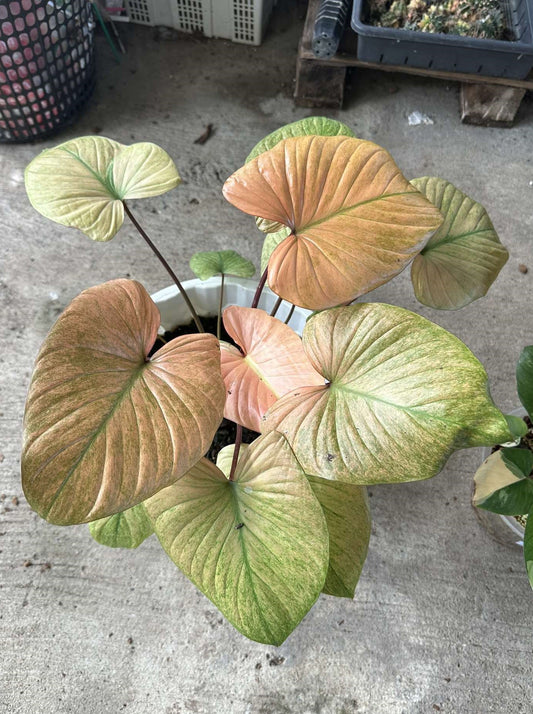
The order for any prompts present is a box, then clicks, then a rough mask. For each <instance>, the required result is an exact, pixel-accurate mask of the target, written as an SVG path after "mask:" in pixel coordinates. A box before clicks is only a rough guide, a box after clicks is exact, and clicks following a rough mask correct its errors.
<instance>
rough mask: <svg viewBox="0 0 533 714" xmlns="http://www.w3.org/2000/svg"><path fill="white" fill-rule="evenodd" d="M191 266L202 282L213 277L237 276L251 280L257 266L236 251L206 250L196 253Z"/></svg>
mask: <svg viewBox="0 0 533 714" xmlns="http://www.w3.org/2000/svg"><path fill="white" fill-rule="evenodd" d="M189 265H190V266H191V270H192V272H193V273H194V274H195V275H196V277H197V278H200V280H207V279H208V278H212V277H213V275H236V276H237V277H238V278H251V277H252V275H253V274H254V273H255V265H254V264H253V263H252V261H251V260H247V259H246V258H243V257H242V255H239V254H238V253H237V252H236V251H234V250H206V251H204V252H201V253H195V254H194V255H193V256H192V258H191V260H190V263H189Z"/></svg>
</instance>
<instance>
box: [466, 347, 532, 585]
mask: <svg viewBox="0 0 533 714" xmlns="http://www.w3.org/2000/svg"><path fill="white" fill-rule="evenodd" d="M516 385H517V390H518V397H519V399H520V402H521V403H522V405H523V407H524V409H525V410H526V413H527V416H526V417H525V419H517V421H516V422H515V423H514V433H515V436H517V441H518V443H517V444H516V445H514V446H504V447H502V448H500V449H497V450H496V451H494V453H492V454H491V455H490V456H489V458H488V459H486V461H485V462H484V463H483V464H482V465H481V466H480V468H479V469H478V471H477V473H476V475H475V479H474V484H475V489H474V496H473V503H474V505H475V506H478V507H479V508H483V509H485V510H487V511H492V513H499V514H501V515H504V516H524V517H525V521H526V527H525V533H524V558H525V561H526V570H527V574H528V577H529V582H530V583H531V586H532V587H533V518H531V517H530V516H531V514H532V513H533V428H532V420H533V345H530V346H529V347H524V349H523V350H522V352H521V354H520V357H519V359H518V364H517V366H516Z"/></svg>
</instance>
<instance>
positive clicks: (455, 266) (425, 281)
mask: <svg viewBox="0 0 533 714" xmlns="http://www.w3.org/2000/svg"><path fill="white" fill-rule="evenodd" d="M411 183H412V184H413V186H415V188H417V189H418V190H419V191H420V192H421V193H423V194H424V195H425V196H426V198H427V199H428V200H429V201H431V202H432V203H433V204H434V205H435V206H436V207H437V208H438V209H439V210H440V212H441V213H442V215H443V216H444V223H443V224H442V225H441V226H440V228H438V229H437V230H436V231H435V233H434V234H433V236H432V237H431V238H430V240H429V241H428V243H427V244H426V246H425V248H423V250H422V251H421V252H420V253H419V255H417V256H416V258H415V259H414V261H413V264H412V268H411V280H412V282H413V286H414V290H415V295H416V297H417V299H418V300H419V301H420V302H421V303H423V304H424V305H428V306H429V307H434V308H438V309H441V310H457V309H459V308H461V307H464V306H465V305H468V304H469V303H471V302H472V301H473V300H477V299H478V298H480V297H483V295H485V294H486V292H487V290H488V289H489V287H490V286H491V285H492V283H493V282H494V280H495V279H496V277H497V275H498V273H499V272H500V270H501V269H502V267H503V266H504V265H505V263H506V262H507V259H508V257H509V254H508V252H507V250H506V249H505V248H504V247H503V245H502V244H501V243H500V239H499V238H498V235H497V233H496V231H495V230H494V226H493V225H492V223H491V220H490V218H489V217H488V215H487V212H486V211H485V209H484V208H483V206H482V205H481V204H479V203H476V202H475V201H473V200H472V199H471V198H469V197H468V196H466V195H465V194H464V193H462V192H461V191H459V189H458V188H456V187H455V186H454V185H453V184H451V183H449V182H448V181H445V180H444V179H440V178H428V177H425V178H419V179H414V180H413V181H411Z"/></svg>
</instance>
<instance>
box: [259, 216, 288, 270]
mask: <svg viewBox="0 0 533 714" xmlns="http://www.w3.org/2000/svg"><path fill="white" fill-rule="evenodd" d="M290 232H291V229H290V228H288V227H287V226H283V228H282V229H281V230H279V231H277V232H276V233H267V235H266V236H265V240H264V242H263V249H262V251H261V275H262V274H263V273H264V272H265V270H266V268H267V266H268V261H269V260H270V256H271V255H272V253H273V252H274V251H275V249H276V248H277V247H278V245H279V244H280V243H282V242H283V241H284V240H285V238H286V237H287V236H288V235H289V233H290Z"/></svg>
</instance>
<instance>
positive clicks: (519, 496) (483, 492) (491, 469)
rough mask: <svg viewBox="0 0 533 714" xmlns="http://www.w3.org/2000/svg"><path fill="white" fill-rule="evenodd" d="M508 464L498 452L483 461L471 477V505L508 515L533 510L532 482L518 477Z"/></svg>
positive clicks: (522, 513) (517, 514)
mask: <svg viewBox="0 0 533 714" xmlns="http://www.w3.org/2000/svg"><path fill="white" fill-rule="evenodd" d="M515 451H517V449H515ZM510 465H511V466H512V464H509V462H508V461H506V459H505V458H504V457H503V455H502V452H501V451H495V452H494V453H493V454H491V455H490V456H489V458H488V459H485V461H484V462H483V463H482V464H481V466H480V467H479V469H478V470H477V471H476V475H475V476H474V494H473V497H472V503H473V504H474V506H478V507H479V508H483V509H485V510H486V511H492V512H493V513H501V514H502V515H507V516H522V515H524V514H527V513H529V512H530V511H531V510H533V481H532V480H531V479H529V478H524V477H523V476H521V475H517V474H516V471H515V470H514V469H513V468H509V466H510Z"/></svg>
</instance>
